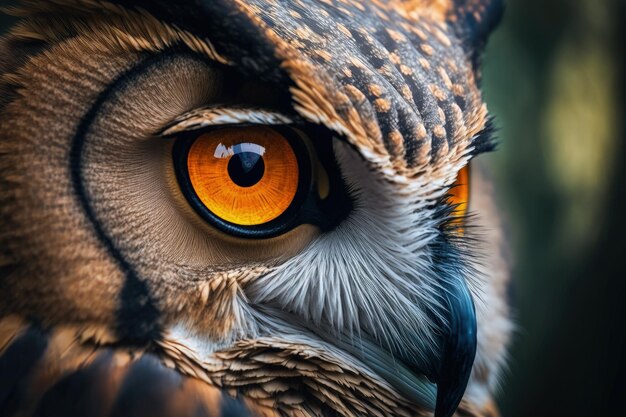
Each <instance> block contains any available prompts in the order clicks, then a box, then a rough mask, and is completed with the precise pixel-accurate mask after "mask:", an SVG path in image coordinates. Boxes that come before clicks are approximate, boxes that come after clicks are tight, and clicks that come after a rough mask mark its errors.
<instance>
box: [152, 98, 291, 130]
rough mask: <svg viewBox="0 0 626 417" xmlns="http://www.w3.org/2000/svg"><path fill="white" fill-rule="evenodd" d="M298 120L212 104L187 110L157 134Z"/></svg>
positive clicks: (274, 113) (252, 109) (261, 111)
mask: <svg viewBox="0 0 626 417" xmlns="http://www.w3.org/2000/svg"><path fill="white" fill-rule="evenodd" d="M298 121H300V120H299V119H297V118H296V117H291V116H287V115H285V114H282V113H278V112H274V111H269V110H264V109H259V108H254V107H242V106H231V105H228V106H227V105H213V106H208V107H201V108H198V109H194V110H192V111H190V112H187V113H185V114H183V115H181V116H179V117H177V118H176V119H174V120H173V121H172V122H171V123H170V124H168V125H167V126H166V127H165V128H164V129H163V130H162V131H161V132H160V133H159V136H164V137H169V136H174V135H177V134H180V133H184V132H190V131H194V130H199V129H204V128H206V127H211V126H228V125H240V126H241V125H246V124H258V125H288V124H293V123H295V122H298Z"/></svg>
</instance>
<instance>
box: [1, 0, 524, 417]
mask: <svg viewBox="0 0 626 417" xmlns="http://www.w3.org/2000/svg"><path fill="white" fill-rule="evenodd" d="M6 11H7V12H8V13H9V14H10V15H12V16H14V17H15V23H14V26H13V27H11V28H10V29H9V31H8V32H7V34H6V35H5V36H4V38H2V39H1V43H0V123H1V129H0V184H1V188H0V415H2V416H7V417H8V416H65V417H71V416H95V417H106V416H129V417H137V416H151V417H152V416H156V417H172V416H176V417H187V416H189V417H190V416H213V417H218V416H250V417H252V416H254V417H257V416H268V417H269V416H299V417H313V416H403V417H409V416H416V417H417V416H432V415H434V416H436V417H450V416H452V415H455V416H459V417H460V416H497V415H498V411H497V408H496V406H495V403H494V400H493V395H494V391H495V389H496V387H497V383H498V376H499V373H500V369H501V368H502V367H503V362H504V359H505V356H506V353H505V352H506V345H507V342H508V340H509V335H510V332H511V328H512V325H511V321H510V319H509V307H508V306H507V301H506V292H507V285H508V284H507V282H508V273H507V261H506V256H505V248H506V243H505V241H504V239H503V237H502V233H501V227H500V223H501V222H500V220H499V216H498V210H497V209H496V205H495V204H494V201H493V197H492V196H493V192H492V186H491V182H490V180H489V176H488V174H487V171H486V170H485V169H483V168H481V166H480V165H479V164H480V162H479V161H477V162H472V160H473V159H474V158H475V157H477V156H478V155H480V154H483V153H485V152H488V151H491V150H493V149H494V145H495V139H494V137H493V132H494V128H493V125H494V123H493V122H492V118H491V116H490V115H489V113H488V112H487V108H486V105H485V104H484V102H483V99H482V96H481V92H480V89H479V84H480V79H481V75H480V62H481V56H482V52H483V49H484V45H485V43H486V40H487V37H488V35H489V33H490V32H491V31H492V29H493V28H494V27H495V25H496V24H497V23H498V21H499V19H500V16H501V13H502V4H501V3H500V1H498V0H407V1H401V0H180V1H177V2H172V1H165V0H128V1H124V0H45V1H43V0H42V1H36V0H24V1H21V2H19V3H18V4H17V5H13V6H11V7H8V8H6ZM471 165H473V167H471Z"/></svg>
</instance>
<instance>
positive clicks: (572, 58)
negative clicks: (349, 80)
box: [483, 0, 626, 417]
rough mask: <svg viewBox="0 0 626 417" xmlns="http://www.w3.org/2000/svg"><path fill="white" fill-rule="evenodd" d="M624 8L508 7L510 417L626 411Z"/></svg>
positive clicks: (534, 1) (492, 77)
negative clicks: (511, 288) (514, 327)
mask: <svg viewBox="0 0 626 417" xmlns="http://www.w3.org/2000/svg"><path fill="white" fill-rule="evenodd" d="M624 6H625V2H623V1H610V0H509V1H508V2H507V10H506V14H505V18H504V20H503V22H502V24H501V25H500V27H499V29H498V30H497V32H496V33H495V34H494V35H493V37H492V38H491V41H490V44H489V46H488V48H487V54H486V56H485V61H484V80H483V86H484V91H485V96H486V101H487V103H488V105H489V108H490V110H491V111H492V113H493V114H494V115H495V116H496V121H497V125H498V126H499V127H500V133H499V137H500V139H501V146H500V151H499V152H497V153H494V154H492V155H490V156H488V158H489V162H490V163H491V165H492V167H493V171H494V174H495V175H494V176H495V178H496V181H497V183H498V186H499V187H498V188H499V192H498V196H499V199H500V205H501V206H502V207H503V208H504V209H505V211H506V212H507V214H508V232H509V233H508V234H509V236H510V242H511V245H512V252H513V254H514V258H515V261H514V267H513V279H514V291H513V304H514V315H515V318H516V321H517V324H518V331H517V333H516V335H515V338H514V343H513V345H512V349H511V352H510V360H509V369H508V370H507V371H506V372H505V374H504V375H503V378H502V389H501V393H500V397H499V403H500V406H501V408H502V414H503V415H504V416H507V417H517V416H600V415H624V414H625V413H626V412H625V411H619V410H620V409H621V410H624V409H625V408H624V406H623V405H622V404H621V401H622V399H623V398H624V394H625V388H626V386H625V385H626V384H625V382H624V380H625V379H626V375H625V374H624V372H625V370H626V369H625V368H626V366H625V364H626V361H625V360H624V354H625V353H626V349H625V348H626V343H625V337H624V336H625V329H626V326H625V322H626V306H625V305H626V303H625V300H626V297H625V290H626V283H625V281H626V273H624V268H623V263H624V261H625V260H626V254H623V252H624V251H626V239H625V236H626V222H625V221H624V214H626V199H625V195H624V191H625V190H624V186H625V185H626V173H625V170H624V166H625V162H626V161H624V125H623V116H624V109H625V102H624V94H623V93H624V68H625V66H624V59H625V55H624V48H623V45H624V41H625V40H626V37H625V33H624V30H625V29H624V27H625V26H626V15H625V7H624Z"/></svg>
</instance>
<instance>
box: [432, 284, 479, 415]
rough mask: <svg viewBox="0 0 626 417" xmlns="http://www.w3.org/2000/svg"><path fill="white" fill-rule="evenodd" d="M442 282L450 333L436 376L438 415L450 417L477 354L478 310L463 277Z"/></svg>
mask: <svg viewBox="0 0 626 417" xmlns="http://www.w3.org/2000/svg"><path fill="white" fill-rule="evenodd" d="M442 284H443V294H442V298H443V300H444V308H445V311H446V316H447V317H448V326H447V330H448V333H447V334H445V335H444V337H443V340H442V349H443V350H442V355H441V361H440V366H439V369H438V372H436V376H435V378H434V379H435V380H436V382H437V403H436V407H435V417H450V416H452V415H453V414H454V412H455V411H456V409H457V407H458V406H459V403H460V402H461V399H462V398H463V394H464V393H465V388H466V387H467V382H468V380H469V377H470V374H471V372H472V365H473V364H474V357H475V356H476V310H475V309H474V301H473V299H472V294H471V293H470V291H469V288H468V287H467V283H466V282H465V280H464V279H462V278H461V279H456V280H454V282H445V283H442Z"/></svg>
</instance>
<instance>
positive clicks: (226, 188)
mask: <svg viewBox="0 0 626 417" xmlns="http://www.w3.org/2000/svg"><path fill="white" fill-rule="evenodd" d="M186 168H187V173H188V178H189V183H190V185H191V188H192V189H193V191H194V193H195V195H196V196H197V198H198V199H199V200H200V202H201V203H202V204H203V205H204V206H205V207H206V208H207V209H208V210H209V211H210V212H211V213H212V214H213V215H215V216H217V217H218V218H219V219H221V220H223V221H225V222H228V223H231V224H234V225H237V226H257V225H262V224H264V223H268V222H271V221H272V220H274V219H276V218H278V217H279V216H280V215H281V214H283V213H284V212H285V211H286V210H287V209H288V208H289V207H290V205H291V203H292V201H293V200H294V197H295V196H296V193H297V192H298V186H299V181H300V176H301V173H300V170H299V164H298V158H297V156H296V153H295V151H294V149H293V147H292V145H291V143H290V142H289V141H288V140H287V138H286V137H285V136H284V135H283V134H281V133H280V132H279V131H277V130H275V129H272V128H269V127H265V126H245V127H233V128H223V129H219V130H214V131H211V132H208V133H205V134H203V135H201V136H199V137H198V138H197V139H195V140H194V142H193V143H192V144H191V146H190V147H189V150H188V153H187V156H186Z"/></svg>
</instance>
